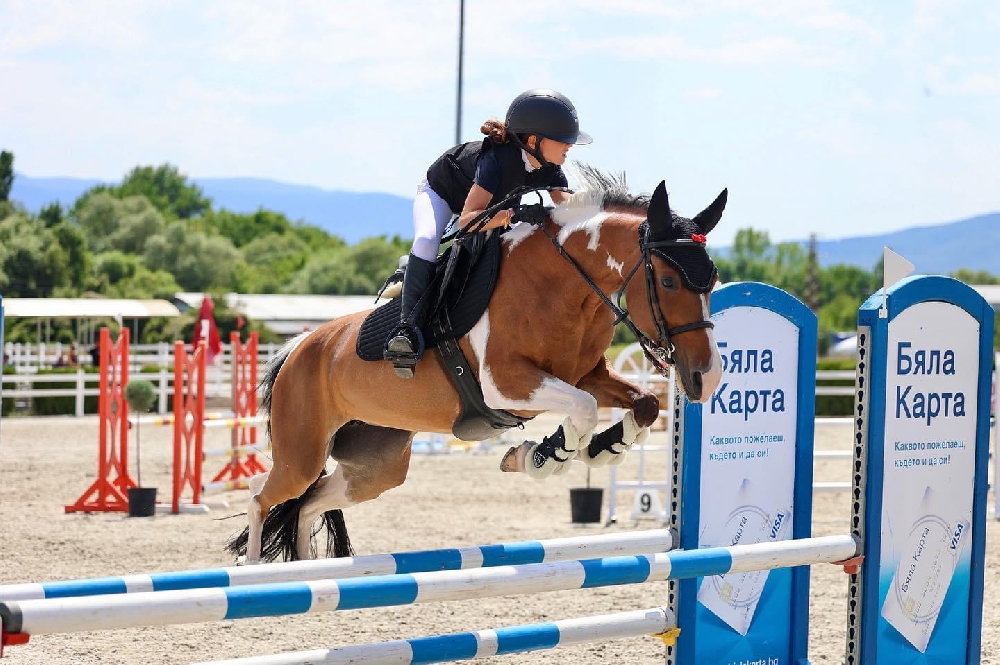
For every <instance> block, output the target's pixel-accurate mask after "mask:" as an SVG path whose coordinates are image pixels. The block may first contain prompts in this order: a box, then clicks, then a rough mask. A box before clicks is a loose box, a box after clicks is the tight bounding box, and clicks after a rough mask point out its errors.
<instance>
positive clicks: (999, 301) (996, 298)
mask: <svg viewBox="0 0 1000 665" xmlns="http://www.w3.org/2000/svg"><path fill="white" fill-rule="evenodd" d="M970 286H972V288H974V289H975V290H976V291H978V292H979V295H981V296H982V297H983V298H985V299H986V302H988V303H989V304H990V306H991V307H993V309H995V310H997V311H1000V284H972V285H970Z"/></svg>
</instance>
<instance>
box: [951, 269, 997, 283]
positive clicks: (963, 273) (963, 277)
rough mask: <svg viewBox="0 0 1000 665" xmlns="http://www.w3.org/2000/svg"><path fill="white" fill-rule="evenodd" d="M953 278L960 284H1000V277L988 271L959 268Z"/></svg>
mask: <svg viewBox="0 0 1000 665" xmlns="http://www.w3.org/2000/svg"><path fill="white" fill-rule="evenodd" d="M951 276H952V277H954V278H955V279H957V280H958V281H960V282H964V283H965V284H970V285H988V284H1000V277H997V276H996V275H994V274H992V273H991V272H989V271H988V270H970V269H968V268H959V269H958V270H956V271H955V272H953V273H952V274H951Z"/></svg>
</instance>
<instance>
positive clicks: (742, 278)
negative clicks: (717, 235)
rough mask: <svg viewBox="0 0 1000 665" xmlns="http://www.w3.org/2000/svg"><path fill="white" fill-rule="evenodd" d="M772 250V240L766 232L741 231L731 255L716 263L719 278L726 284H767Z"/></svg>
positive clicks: (737, 234) (748, 229)
mask: <svg viewBox="0 0 1000 665" xmlns="http://www.w3.org/2000/svg"><path fill="white" fill-rule="evenodd" d="M770 248H771V240H770V238H769V237H768V234H767V232H766V231H755V230H754V229H752V228H747V229H740V230H739V231H737V232H736V237H735V238H734V239H733V246H732V248H731V249H730V251H729V254H728V255H727V256H726V257H725V258H720V259H719V260H717V261H716V264H717V266H718V268H719V277H720V278H721V279H722V281H724V282H766V281H767V277H768V272H769V270H768V265H767V254H768V250H770Z"/></svg>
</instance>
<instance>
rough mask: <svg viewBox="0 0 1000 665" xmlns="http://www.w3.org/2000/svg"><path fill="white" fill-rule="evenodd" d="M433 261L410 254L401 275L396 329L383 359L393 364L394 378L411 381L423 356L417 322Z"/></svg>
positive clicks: (421, 336)
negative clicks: (401, 289)
mask: <svg viewBox="0 0 1000 665" xmlns="http://www.w3.org/2000/svg"><path fill="white" fill-rule="evenodd" d="M434 266H435V263H434V261H426V260H424V259H422V258H420V257H419V256H414V255H413V254H410V258H409V260H408V262H407V264H406V272H405V273H404V274H403V293H402V295H401V296H400V300H401V302H402V307H401V308H400V316H399V325H398V326H397V327H396V329H395V330H394V331H393V332H392V335H390V336H389V341H388V342H386V344H385V352H384V355H383V357H384V358H385V359H386V360H388V361H389V362H391V363H392V366H393V369H395V370H396V376H398V377H400V378H402V379H411V378H413V369H414V367H416V365H417V361H418V360H420V358H421V357H423V355H424V338H423V335H422V334H421V333H420V327H419V325H418V321H417V319H418V318H419V317H420V312H421V310H423V307H424V304H425V301H426V300H427V298H426V297H425V295H426V294H427V290H428V287H430V284H431V281H433V279H434Z"/></svg>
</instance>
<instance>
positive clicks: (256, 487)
mask: <svg viewBox="0 0 1000 665" xmlns="http://www.w3.org/2000/svg"><path fill="white" fill-rule="evenodd" d="M269 473H270V471H265V472H264V473H258V474H257V475H256V476H254V477H253V478H251V479H250V480H248V481H247V485H248V487H249V490H250V506H249V507H248V508H247V521H249V522H250V527H249V530H248V532H247V563H250V564H253V563H260V540H261V532H262V529H263V525H264V515H263V514H262V513H261V510H260V502H259V501H257V495H258V494H260V492H261V490H262V489H264V483H265V482H266V481H267V476H268V474H269Z"/></svg>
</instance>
